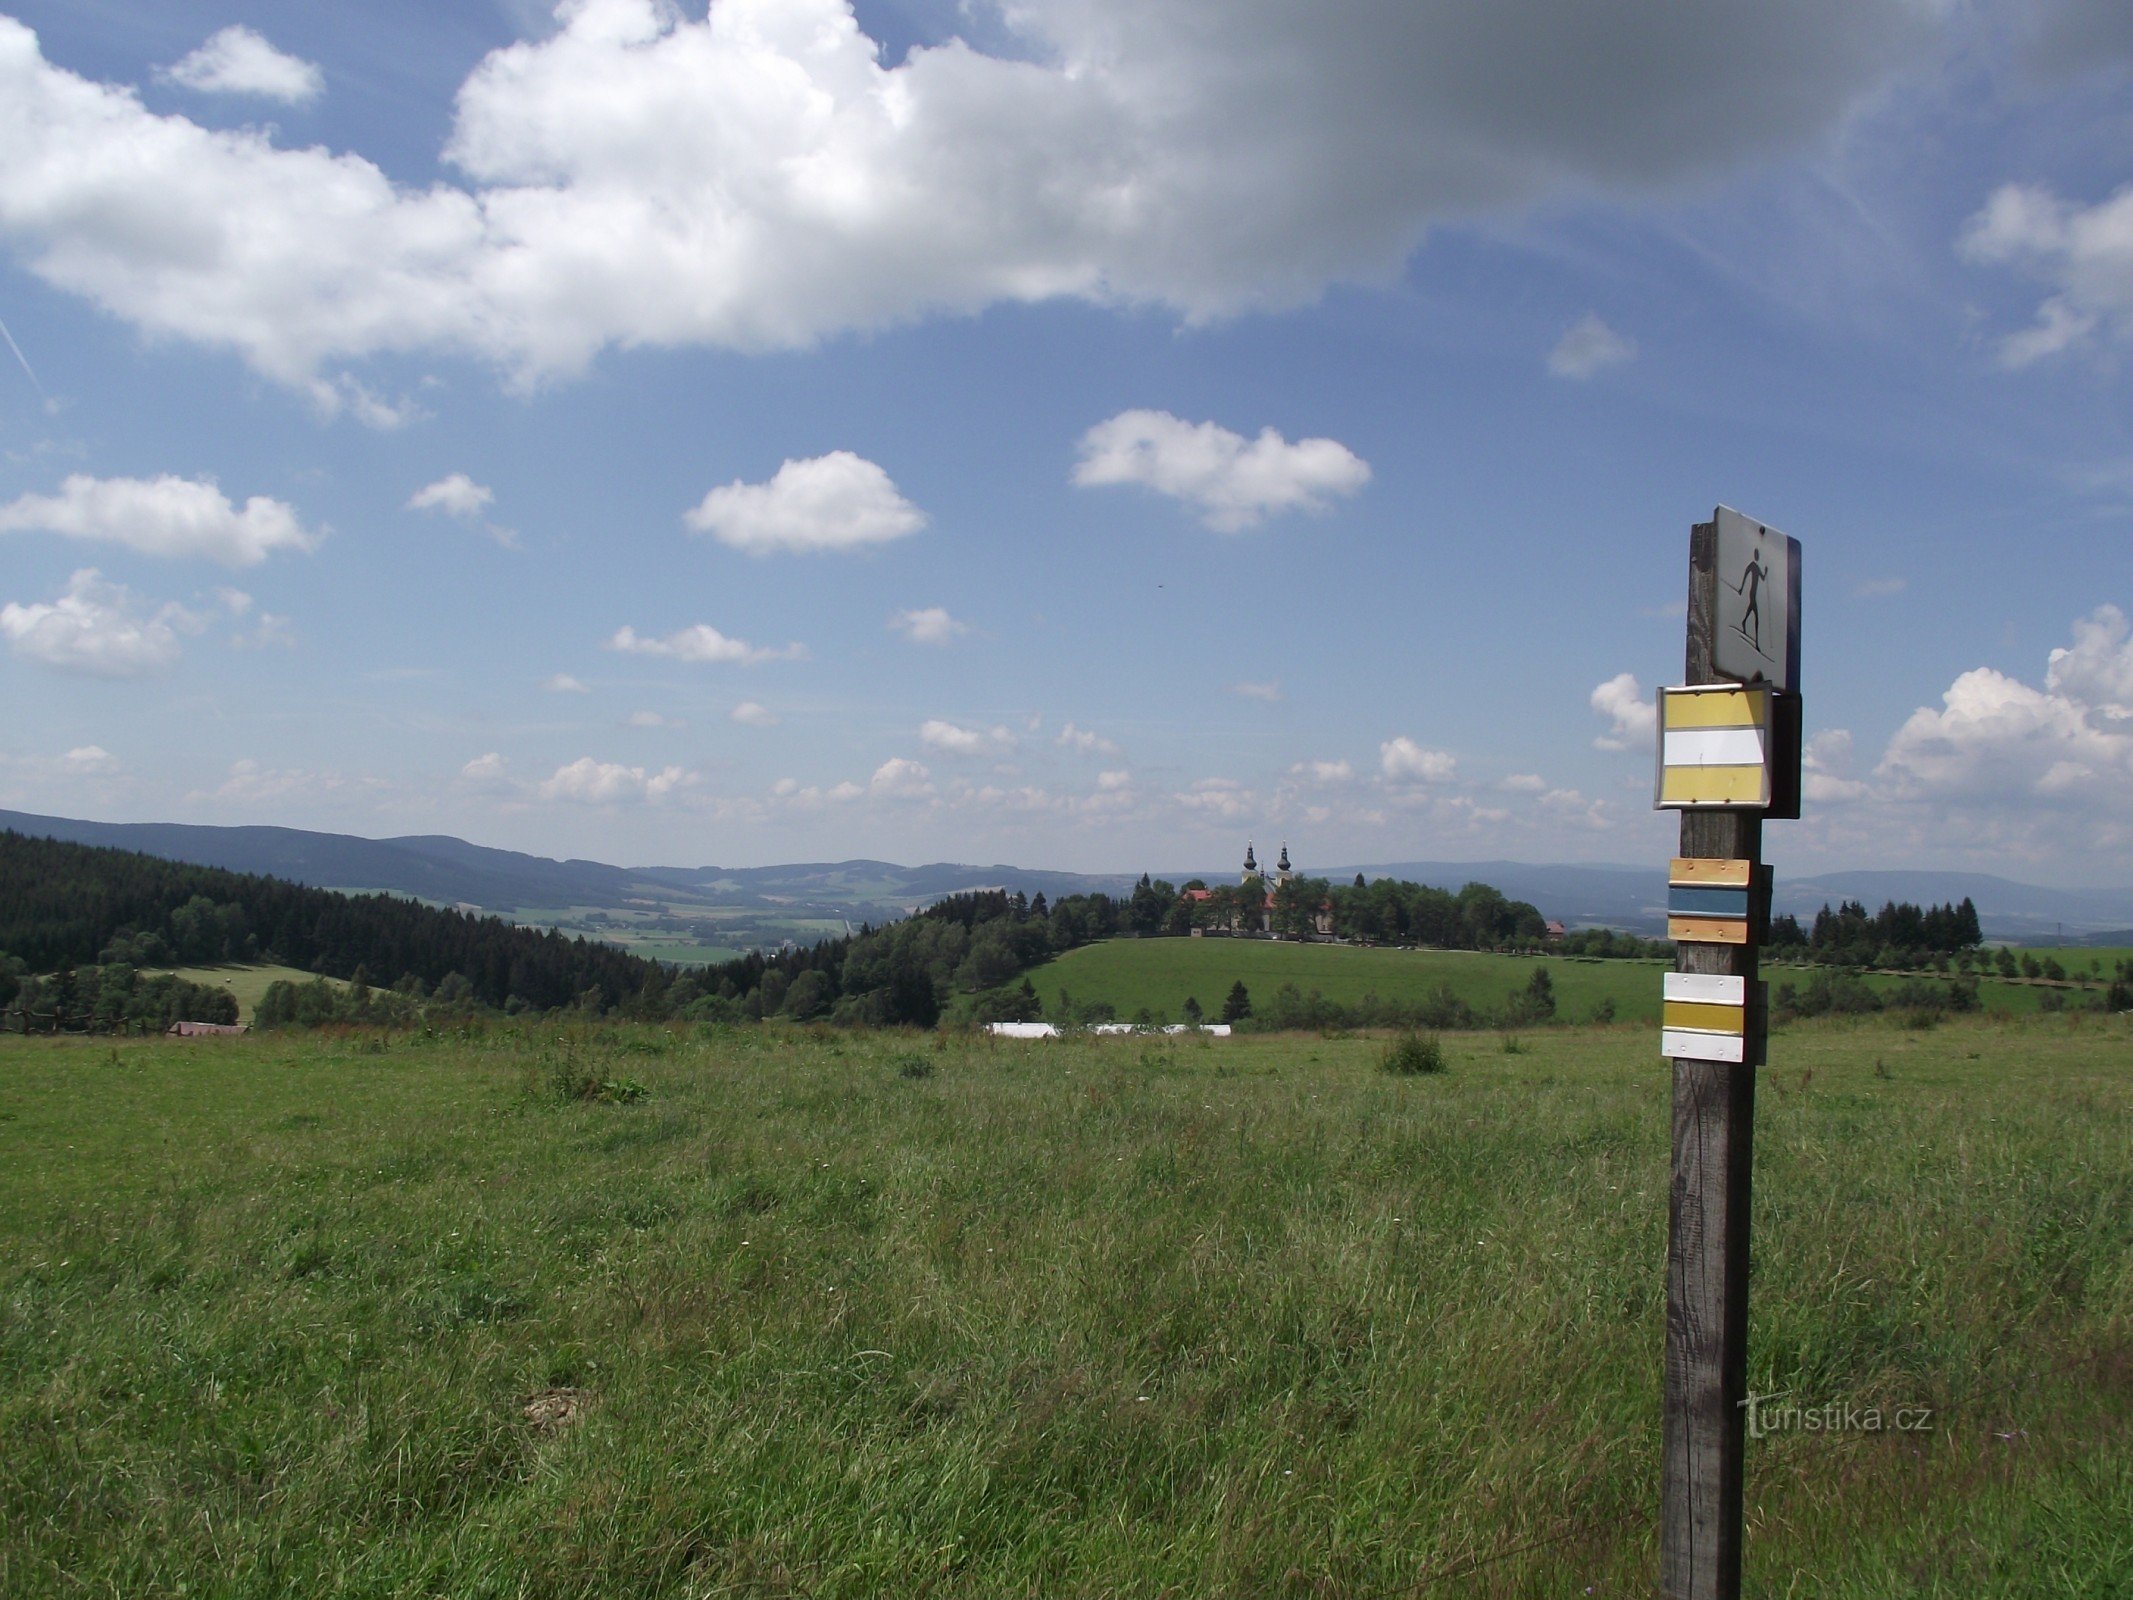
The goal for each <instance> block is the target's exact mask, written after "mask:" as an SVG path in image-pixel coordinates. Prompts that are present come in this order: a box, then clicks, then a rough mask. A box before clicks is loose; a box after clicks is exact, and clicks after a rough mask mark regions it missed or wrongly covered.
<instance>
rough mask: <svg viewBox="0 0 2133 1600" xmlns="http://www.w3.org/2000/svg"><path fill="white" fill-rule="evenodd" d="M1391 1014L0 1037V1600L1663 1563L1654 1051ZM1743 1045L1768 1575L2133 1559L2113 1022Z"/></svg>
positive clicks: (1459, 1576) (689, 1592) (2001, 1582)
mask: <svg viewBox="0 0 2133 1600" xmlns="http://www.w3.org/2000/svg"><path fill="white" fill-rule="evenodd" d="M1174 944H1175V947H1176V948H1179V949H1186V948H1189V946H1188V944H1187V942H1186V941H1175V942H1174ZM1252 948H1253V947H1251V946H1248V945H1239V946H1237V947H1236V953H1237V954H1239V955H1242V954H1244V953H1245V952H1247V951H1249V950H1250V949H1252ZM1062 965H1064V963H1062ZM1068 981H1069V984H1070V986H1072V987H1076V988H1078V987H1079V983H1078V982H1077V981H1076V980H1073V979H1069V980H1068ZM1247 981H1250V979H1249V977H1248V979H1247ZM1637 981H1639V982H1646V983H1649V984H1650V986H1651V987H1653V988H1656V987H1657V984H1656V979H1655V978H1650V977H1648V976H1647V975H1645V974H1642V973H1639V974H1638V980H1637ZM1557 982H1558V987H1559V991H1560V990H1562V989H1564V988H1566V987H1567V984H1566V980H1565V979H1564V978H1563V977H1558V979H1557ZM1499 986H1500V985H1499ZM1047 993H1049V990H1047ZM1201 998H1202V1001H1203V1003H1206V1002H1208V1001H1210V1000H1211V999H1214V1000H1218V999H1219V996H1218V995H1217V996H1209V995H1207V994H1204V993H1203V994H1202V996H1201ZM1565 998H1566V999H1568V998H1569V997H1568V996H1567V995H1566V996H1565ZM1571 1003H1572V1005H1573V1006H1575V1005H1576V1004H1578V1003H1579V1002H1577V1001H1572V1002H1571ZM1383 1049H1384V1042H1383V1041H1381V1040H1372V1039H1367V1038H1345V1037H1340V1038H1319V1037H1312V1036H1287V1037H1279V1036H1276V1037H1240V1038H1237V1039H1232V1040H1227V1041H1212V1040H1206V1039H1193V1040H1190V1041H1184V1040H1179V1041H1169V1040H1154V1041H1151V1040H1146V1039H1135V1038H1130V1037H1126V1038H1111V1039H1087V1040H1082V1039H1075V1040H1066V1041H1048V1042H1030V1043H1005V1042H998V1041H992V1040H989V1039H984V1038H976V1037H972V1036H970V1035H967V1034H958V1035H948V1034H943V1035H896V1034H874V1035H866V1034H839V1033H833V1032H828V1031H780V1030H776V1029H763V1030H753V1029H750V1030H732V1031H697V1032H682V1031H674V1032H668V1031H665V1030H659V1029H652V1028H641V1029H631V1028H610V1027H589V1026H588V1027H569V1028H562V1029H558V1028H557V1027H555V1026H554V1025H553V1024H551V1025H549V1026H547V1027H546V1028H541V1027H532V1026H529V1027H526V1028H524V1029H514V1028H507V1027H502V1026H498V1027H496V1028H494V1029H492V1030H490V1031H487V1032H477V1033H474V1034H471V1035H468V1036H463V1037H438V1036H425V1035H400V1036H382V1037H381V1036H366V1035H361V1034H350V1035H345V1036H331V1035H292V1034H280V1035H263V1036H261V1035H255V1036H251V1037H248V1038H243V1039H221V1040H211V1041H176V1040H162V1039H149V1040H138V1041H122V1042H117V1043H114V1042H112V1041H109V1040H81V1039H21V1038H14V1037H7V1038H0V1445H4V1448H0V1593H4V1594H6V1595H8V1596H11V1597H29V1596H46V1595H52V1596H59V1595H77V1594H102V1595H149V1594H180V1593H190V1594H213V1595H218V1596H233V1597H235V1596H282V1595H292V1594H301V1595H306V1596H314V1595H316V1596H326V1595H334V1596H370V1595H377V1596H384V1595H409V1596H412V1595H450V1596H507V1595H508V1596H586V1597H592V1596H613V1595H632V1596H636V1595H648V1596H676V1597H681V1596H692V1597H711V1596H740V1595H746V1596H803V1595H804V1596H819V1597H832V1596H873V1595H891V1594H893V1595H927V1596H936V1597H949V1596H954V1597H965V1596H967V1597H973V1600H976V1597H986V1600H990V1597H996V1596H1044V1597H1050V1596H1108V1595H1130V1596H1149V1597H1154V1596H1179V1597H1183V1596H1199V1595H1209V1596H1212V1595H1224V1596H1256V1595H1280V1596H1299V1597H1302V1596H1311V1597H1325V1596H1388V1597H1390V1596H1415V1595H1463V1596H1464V1595H1481V1596H1503V1597H1525V1596H1533V1595H1571V1596H1576V1595H1585V1594H1595V1595H1635V1596H1643V1595H1646V1594H1648V1593H1650V1591H1651V1585H1652V1582H1653V1579H1654V1576H1655V1570H1656V1536H1655V1532H1654V1529H1653V1525H1652V1513H1653V1511H1654V1508H1655V1506H1656V1503H1657V1498H1658V1468H1657V1460H1658V1451H1657V1437H1658V1404H1659V1355H1660V1340H1661V1331H1662V1323H1663V1309H1664V1308H1663V1298H1664V1270H1663V1268H1664V1255H1665V1197H1666V1188H1667V1165H1668V1131H1667V1130H1668V1120H1667V1106H1668V1085H1667V1072H1666V1068H1665V1066H1664V1064H1663V1063H1662V1062H1661V1061H1660V1060H1658V1059H1657V1057H1656V1056H1655V1054H1654V1050H1655V1040H1654V1038H1653V1035H1652V1032H1651V1030H1650V1029H1649V1028H1645V1027H1638V1026H1630V1025H1616V1026H1612V1027H1584V1028H1561V1029H1543V1030H1534V1031H1531V1032H1528V1033H1527V1034H1525V1035H1524V1036H1523V1038H1522V1039H1521V1040H1519V1041H1517V1050H1516V1053H1512V1052H1511V1051H1508V1050H1507V1049H1506V1047H1505V1043H1504V1041H1502V1040H1500V1039H1499V1038H1498V1037H1497V1036H1496V1035H1494V1034H1478V1035H1454V1036H1447V1037H1446V1040H1445V1050H1446V1054H1447V1057H1448V1070H1447V1071H1446V1072H1444V1073H1443V1074H1441V1075H1437V1076H1431V1077H1419V1078H1395V1077H1391V1076H1388V1075H1387V1074H1385V1073H1383V1072H1381V1071H1379V1070H1378V1068H1377V1062H1378V1059H1379V1056H1380V1053H1381V1051H1382V1050H1383ZM1772 1054H1773V1059H1774V1062H1775V1065H1773V1066H1772V1067H1771V1068H1769V1069H1767V1070H1766V1072H1765V1073H1764V1076H1763V1079H1762V1093H1761V1095H1760V1105H1759V1107H1758V1127H1757V1150H1756V1215H1755V1224H1754V1227H1755V1254H1756V1277H1755V1286H1754V1291H1753V1317H1752V1320H1753V1340H1754V1343H1753V1354H1752V1361H1751V1372H1752V1376H1753V1385H1754V1387H1755V1389H1756V1390H1757V1391H1758V1392H1761V1393H1764V1394H1772V1393H1777V1392H1780V1391H1782V1392H1784V1393H1786V1394H1787V1395H1788V1396H1789V1397H1791V1398H1793V1399H1794V1400H1796V1401H1797V1402H1798V1403H1800V1404H1801V1405H1803V1406H1820V1405H1827V1404H1832V1403H1835V1404H1839V1405H1842V1404H1844V1403H1850V1404H1851V1405H1853V1406H1854V1407H1855V1408H1868V1407H1880V1408H1883V1411H1884V1414H1885V1415H1886V1416H1893V1414H1894V1410H1895V1408H1898V1407H1904V1408H1907V1409H1908V1408H1928V1409H1929V1410H1930V1413H1931V1418H1930V1421H1931V1426H1930V1427H1928V1428H1924V1429H1920V1430H1916V1431H1906V1432H1901V1433H1899V1432H1896V1431H1894V1430H1893V1429H1892V1428H1889V1427H1886V1426H1885V1427H1884V1429H1883V1430H1881V1431H1867V1430H1856V1431H1848V1432H1811V1431H1805V1430H1804V1429H1794V1430H1790V1431H1780V1432H1777V1433H1773V1434H1772V1435H1770V1436H1769V1437H1767V1438H1763V1439H1760V1440H1757V1441H1754V1442H1752V1443H1751V1444H1750V1446H1749V1451H1750V1454H1749V1463H1748V1465H1749V1483H1748V1496H1747V1498H1748V1507H1749V1519H1750V1540H1749V1546H1748V1550H1749V1569H1750V1570H1749V1580H1748V1582H1749V1592H1750V1593H1755V1594H1785V1595H1817V1596H1820V1595H1847V1596H1850V1595H1857V1596H1897V1595H1905V1596H1911V1595H1946V1596H1951V1597H1953V1596H1961V1597H1963V1600H1973V1597H1977V1596H1997V1595H2008V1596H2014V1595H2022V1596H2029V1595H2040V1594H2054V1595H2056V1594H2069V1595H2070V1594H2084V1595H2109V1594H2119V1595H2124V1594H2129V1593H2133V1553H2129V1547H2128V1544H2127V1541H2126V1538H2125V1529H2126V1528H2127V1527H2128V1526H2133V1430H2129V1421H2133V1073H2129V1067H2133V1025H2129V1022H2128V1019H2124V1018H2098V1017H2094V1016H2067V1017H2054V1018H2031V1019H2022V1020H2015V1021H1996V1020H1991V1019H1966V1020H1963V1021H1958V1022H1951V1023H1948V1024H1944V1025H1942V1026H1940V1027H1937V1028H1932V1029H1925V1030H1919V1029H1909V1028H1903V1027H1900V1026H1897V1025H1895V1024H1893V1023H1890V1022H1884V1021H1875V1022H1871V1023H1864V1024H1842V1023H1816V1024H1802V1025H1798V1026H1795V1027H1793V1028H1790V1029H1787V1030H1785V1031H1784V1032H1782V1033H1781V1034H1780V1035H1779V1036H1778V1038H1777V1039H1776V1040H1775V1041H1774V1043H1773V1049H1772ZM602 1082H604V1083H608V1084H611V1085H613V1086H615V1087H614V1090H613V1093H614V1094H615V1095H616V1096H617V1097H618V1098H619V1099H622V1100H628V1099H629V1096H630V1094H631V1092H632V1091H633V1090H635V1089H638V1088H641V1089H642V1091H643V1094H642V1097H641V1098H637V1099H634V1101H633V1102H631V1103H594V1102H588V1101H584V1100H579V1099H574V1098H565V1097H563V1095H561V1094H560V1093H558V1092H557V1091H558V1088H559V1087H562V1086H569V1085H576V1084H583V1083H602Z"/></svg>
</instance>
